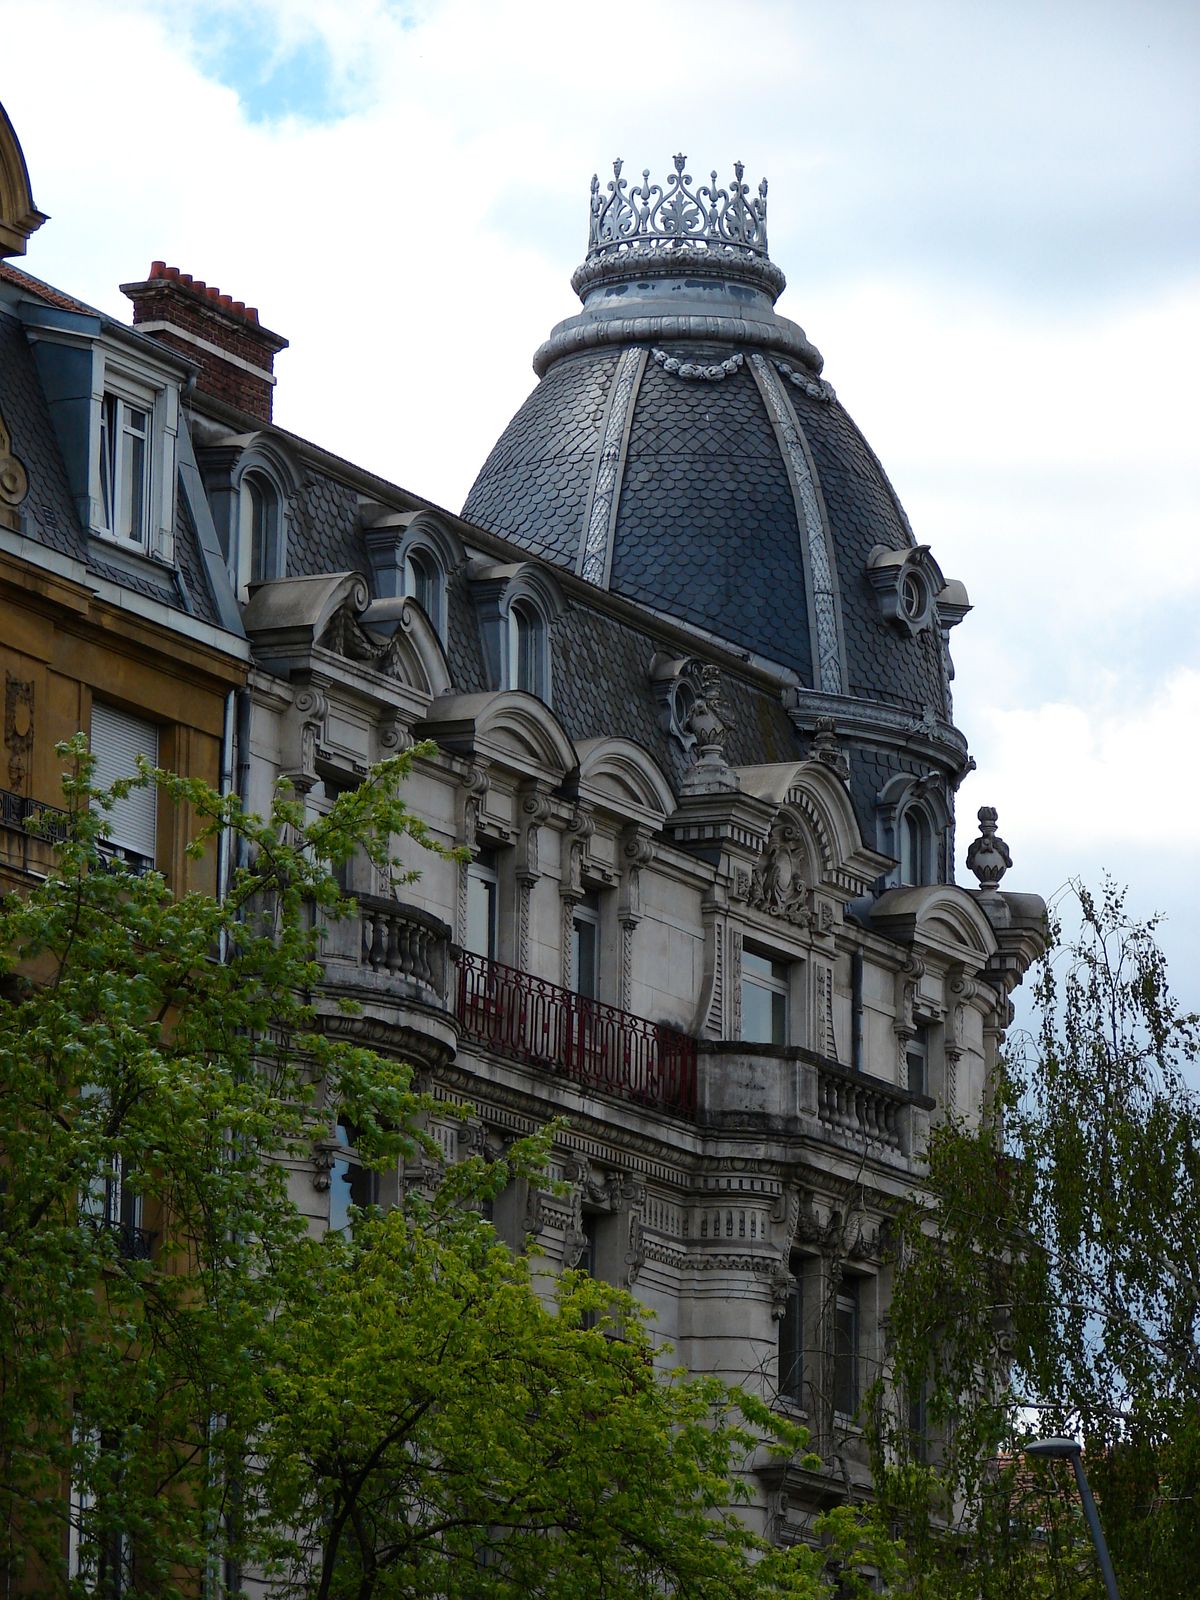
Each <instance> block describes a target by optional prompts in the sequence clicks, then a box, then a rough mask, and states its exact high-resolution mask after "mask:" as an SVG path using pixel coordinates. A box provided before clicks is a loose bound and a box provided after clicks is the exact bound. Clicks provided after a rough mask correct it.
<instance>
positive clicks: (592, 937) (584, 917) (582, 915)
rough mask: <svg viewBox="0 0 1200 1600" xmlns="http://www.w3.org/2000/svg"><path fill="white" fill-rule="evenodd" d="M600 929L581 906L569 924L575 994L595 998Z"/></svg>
mask: <svg viewBox="0 0 1200 1600" xmlns="http://www.w3.org/2000/svg"><path fill="white" fill-rule="evenodd" d="M599 979H600V930H599V928H598V926H597V924H596V920H595V917H594V915H591V916H589V915H588V914H587V913H586V912H584V911H583V910H582V908H581V909H580V910H579V911H577V912H576V913H575V920H574V922H573V923H572V925H571V981H572V983H573V985H574V988H575V992H576V994H581V995H584V996H586V997H587V998H588V999H589V1000H594V999H596V997H597V995H598V993H599V989H600V983H599Z"/></svg>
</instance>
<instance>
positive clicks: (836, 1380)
mask: <svg viewBox="0 0 1200 1600" xmlns="http://www.w3.org/2000/svg"><path fill="white" fill-rule="evenodd" d="M858 1343H859V1289H858V1280H857V1279H856V1278H844V1279H843V1280H842V1282H841V1284H840V1285H839V1287H838V1293H837V1301H836V1303H835V1305H834V1311H833V1409H834V1410H835V1411H836V1412H838V1413H840V1415H842V1416H844V1417H852V1416H853V1415H854V1413H855V1412H856V1411H857V1410H858V1398H859V1389H858V1360H859V1348H858Z"/></svg>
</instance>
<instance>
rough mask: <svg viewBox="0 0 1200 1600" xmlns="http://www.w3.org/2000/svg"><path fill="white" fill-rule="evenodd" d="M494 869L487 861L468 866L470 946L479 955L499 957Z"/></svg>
mask: <svg viewBox="0 0 1200 1600" xmlns="http://www.w3.org/2000/svg"><path fill="white" fill-rule="evenodd" d="M497 889H498V885H497V882H496V874H495V872H494V870H493V869H492V868H491V867H490V866H488V865H487V864H486V863H485V862H484V861H482V860H480V861H473V862H472V863H471V865H470V866H469V867H468V868H467V949H468V950H470V951H471V952H472V954H474V955H477V956H486V957H487V958H488V960H489V961H494V960H495V959H496V898H497Z"/></svg>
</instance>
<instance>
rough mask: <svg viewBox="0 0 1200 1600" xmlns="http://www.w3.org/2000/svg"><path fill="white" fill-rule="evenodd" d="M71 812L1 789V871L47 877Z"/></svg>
mask: <svg viewBox="0 0 1200 1600" xmlns="http://www.w3.org/2000/svg"><path fill="white" fill-rule="evenodd" d="M67 820H68V814H67V812H65V811H63V810H61V809H60V808H59V807H58V806H47V805H43V804H42V802H41V801H40V800H31V799H29V797H28V796H27V795H23V794H14V793H13V791H12V790H11V789H0V873H3V872H8V873H19V874H21V875H22V876H24V877H39V878H44V877H45V875H46V873H47V872H48V871H49V870H50V867H51V866H52V865H53V863H54V845H55V843H56V842H57V841H59V840H60V839H62V838H64V837H65V835H66V831H67V828H66V825H67Z"/></svg>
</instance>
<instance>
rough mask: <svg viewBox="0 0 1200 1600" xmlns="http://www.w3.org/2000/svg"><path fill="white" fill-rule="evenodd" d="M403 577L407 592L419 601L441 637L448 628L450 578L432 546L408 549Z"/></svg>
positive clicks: (405, 555)
mask: <svg viewBox="0 0 1200 1600" xmlns="http://www.w3.org/2000/svg"><path fill="white" fill-rule="evenodd" d="M403 581H404V593H405V594H406V595H408V596H410V597H411V598H412V599H413V600H415V601H416V602H417V604H418V605H419V606H420V607H421V609H422V611H424V613H425V615H426V616H427V617H428V618H429V620H430V622H431V623H432V624H433V630H434V632H435V633H436V634H437V635H438V637H439V638H441V637H442V635H443V634H444V632H445V606H444V600H445V593H446V580H445V578H444V577H443V575H442V569H441V566H440V565H439V563H438V560H437V558H436V556H435V555H434V554H433V552H432V551H431V550H426V549H423V548H419V547H418V548H415V549H414V548H410V549H408V550H406V551H405V553H404V580H403Z"/></svg>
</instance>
